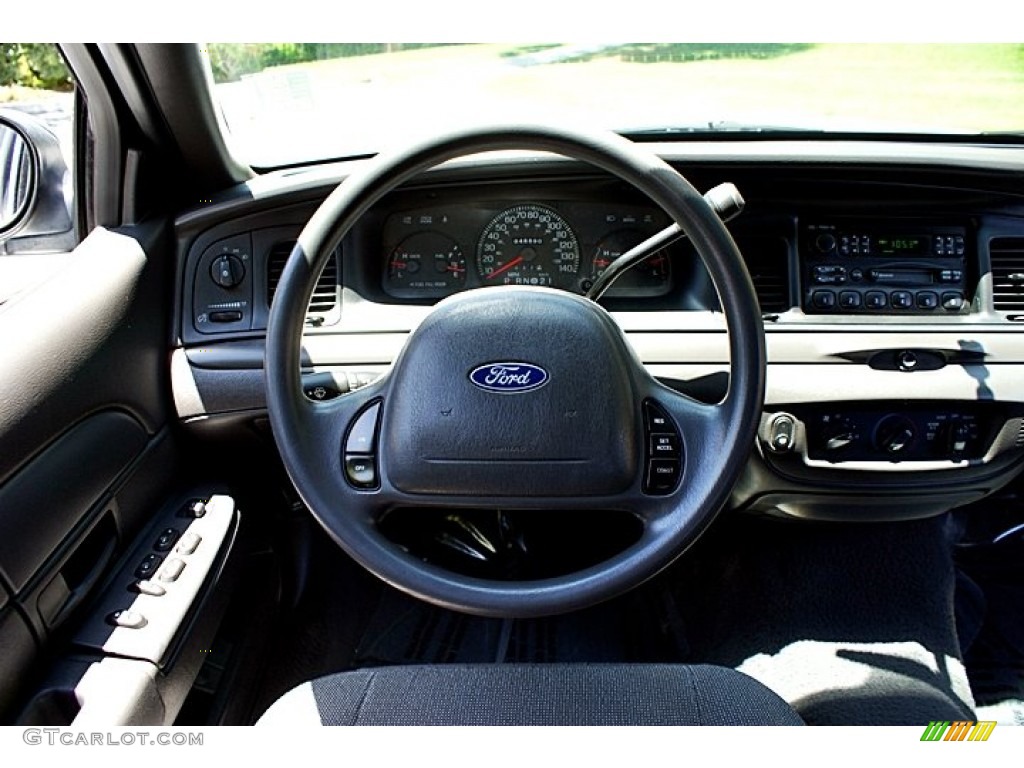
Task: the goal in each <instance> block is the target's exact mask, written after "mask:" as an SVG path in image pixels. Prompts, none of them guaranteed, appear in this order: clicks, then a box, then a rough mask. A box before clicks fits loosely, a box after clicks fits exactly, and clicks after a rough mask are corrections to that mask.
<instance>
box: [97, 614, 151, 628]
mask: <svg viewBox="0 0 1024 768" xmlns="http://www.w3.org/2000/svg"><path fill="white" fill-rule="evenodd" d="M107 623H108V624H110V625H111V626H114V627H122V628H124V629H142V628H143V627H144V626H146V624H147V623H148V622H147V621H146V617H145V616H143V615H142V614H141V613H139V612H138V611H129V610H123V611H114V612H113V613H111V614H110V615H108V616H107Z"/></svg>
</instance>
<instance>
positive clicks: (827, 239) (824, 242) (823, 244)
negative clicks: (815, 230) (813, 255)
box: [814, 234, 836, 253]
mask: <svg viewBox="0 0 1024 768" xmlns="http://www.w3.org/2000/svg"><path fill="white" fill-rule="evenodd" d="M814 247H815V248H817V249H818V253H832V251H834V250H835V249H836V237H835V235H829V234H821V235H818V237H817V238H816V239H815V241H814Z"/></svg>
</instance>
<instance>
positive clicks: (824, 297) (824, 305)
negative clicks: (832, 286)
mask: <svg viewBox="0 0 1024 768" xmlns="http://www.w3.org/2000/svg"><path fill="white" fill-rule="evenodd" d="M811 301H812V302H813V303H814V306H815V307H817V308H818V309H832V308H833V307H835V305H836V295H835V294H834V293H832V291H815V292H814V293H813V294H811Z"/></svg>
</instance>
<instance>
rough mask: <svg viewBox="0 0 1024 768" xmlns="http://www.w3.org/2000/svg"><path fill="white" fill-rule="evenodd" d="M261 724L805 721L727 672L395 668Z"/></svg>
mask: <svg viewBox="0 0 1024 768" xmlns="http://www.w3.org/2000/svg"><path fill="white" fill-rule="evenodd" d="M258 724H259V725H266V726H287V727H292V726H296V725H525V726H534V725H803V724H804V723H803V720H801V718H800V716H799V715H797V713H796V712H795V711H794V710H793V709H792V708H791V707H790V706H789V705H788V704H787V703H786V702H785V701H783V700H782V699H781V698H779V697H778V696H777V695H776V694H774V693H773V692H772V691H771V690H769V689H768V688H767V687H765V686H764V685H763V684H761V683H759V682H757V681H756V680H754V679H753V678H751V677H748V676H747V675H744V674H743V673H741V672H737V671H735V670H733V669H728V668H725V667H714V666H706V665H695V666H684V665H676V664H532V665H531V664H527V665H522V664H491V665H432V666H415V665H414V666H397V667H376V668H369V669H360V670H356V671H351V672H340V673H337V674H333V675H328V676H325V677H321V678H318V679H316V680H313V681H311V682H307V683H304V684H303V685H300V686H298V687H296V688H294V689H292V690H291V691H289V692H288V693H286V694H285V695H284V696H282V697H281V698H280V699H278V700H277V701H276V702H275V703H274V704H273V705H272V706H271V707H270V709H268V710H267V711H266V713H264V715H263V716H262V717H261V718H260V720H259V723H258Z"/></svg>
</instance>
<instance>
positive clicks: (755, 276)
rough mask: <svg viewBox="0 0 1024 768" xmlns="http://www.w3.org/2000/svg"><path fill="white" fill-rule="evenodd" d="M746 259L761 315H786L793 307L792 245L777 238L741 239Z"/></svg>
mask: <svg viewBox="0 0 1024 768" xmlns="http://www.w3.org/2000/svg"><path fill="white" fill-rule="evenodd" d="M736 244H737V245H738V246H739V247H740V253H742V254H743V260H744V261H745V262H746V264H747V269H748V270H749V271H750V277H751V279H752V280H753V281H754V290H755V291H756V292H757V300H758V303H759V304H760V305H761V311H762V312H785V311H786V310H788V309H790V308H791V307H792V306H793V302H792V301H791V299H790V293H789V246H788V244H787V243H786V241H785V240H784V239H783V238H781V237H778V238H775V237H742V236H741V237H738V238H736Z"/></svg>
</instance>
